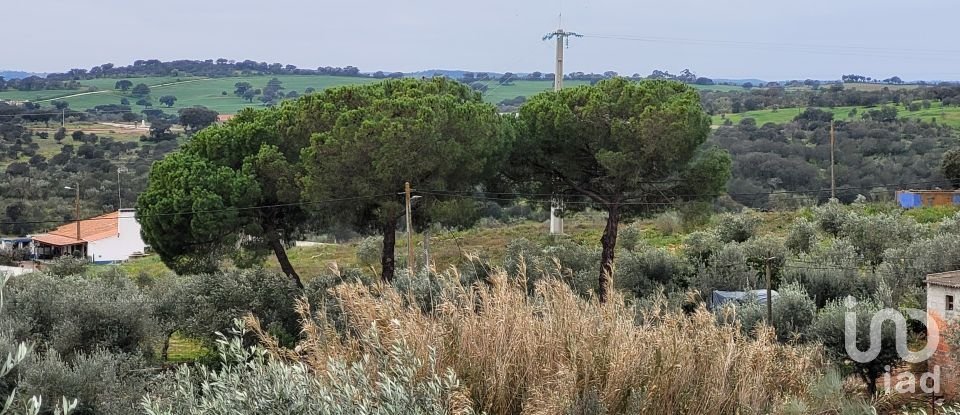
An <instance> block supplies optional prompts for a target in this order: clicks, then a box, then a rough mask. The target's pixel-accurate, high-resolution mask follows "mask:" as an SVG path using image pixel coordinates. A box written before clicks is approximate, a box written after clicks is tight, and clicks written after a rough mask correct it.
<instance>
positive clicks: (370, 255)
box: [357, 236, 383, 267]
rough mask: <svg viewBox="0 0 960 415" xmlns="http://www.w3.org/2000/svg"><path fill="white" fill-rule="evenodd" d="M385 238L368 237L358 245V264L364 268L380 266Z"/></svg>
mask: <svg viewBox="0 0 960 415" xmlns="http://www.w3.org/2000/svg"><path fill="white" fill-rule="evenodd" d="M382 254H383V236H368V237H366V238H363V240H361V241H360V243H358V244H357V263H358V264H360V265H361V266H364V267H371V266H374V265H380V256H381V255H382Z"/></svg>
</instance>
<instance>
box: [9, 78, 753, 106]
mask: <svg viewBox="0 0 960 415" xmlns="http://www.w3.org/2000/svg"><path fill="white" fill-rule="evenodd" d="M271 78H273V76H245V77H229V78H189V77H181V78H172V77H145V78H128V79H130V80H131V81H132V82H133V83H134V84H138V83H145V84H147V85H149V86H150V87H151V89H152V91H151V96H152V98H153V105H154V107H155V108H159V107H161V105H160V103H159V102H157V99H158V98H160V97H161V96H164V95H173V96H175V97H177V103H176V105H174V106H173V108H172V109H173V110H176V109H178V108H184V107H191V106H194V105H203V106H205V107H207V108H210V109H212V110H215V111H218V112H221V113H224V114H230V113H235V112H237V111H239V110H240V109H241V108H245V107H258V106H260V104H259V102H257V101H256V100H255V101H254V102H252V103H248V102H246V101H244V100H243V99H241V98H239V97H236V96H234V95H233V90H234V87H233V85H234V84H236V83H238V82H249V83H250V84H251V85H253V86H254V87H255V88H262V87H264V86H266V84H267V81H269V80H270V79H271ZM276 78H278V79H280V80H281V81H282V82H283V86H284V88H286V89H285V91H286V92H289V91H297V92H299V93H301V94H302V93H303V91H304V90H305V89H307V88H308V87H312V88H314V89H316V90H322V89H324V88H329V87H334V86H340V85H349V84H360V83H370V82H377V80H375V79H369V78H353V77H340V76H323V75H281V76H277V77H276ZM116 82H117V79H112V78H110V79H92V80H87V81H83V82H81V84H82V88H81V89H79V90H69V91H24V92H21V91H4V92H0V99H8V100H32V101H35V102H40V103H45V102H46V103H48V102H49V101H51V100H54V99H63V100H64V101H67V102H69V103H70V108H73V109H76V110H85V109H88V108H93V107H95V106H97V105H106V104H119V103H120V100H121V99H122V98H124V97H126V98H127V99H129V100H130V102H131V103H135V102H136V101H137V99H136V98H133V97H131V96H129V94H127V93H123V92H121V91H118V90H115V89H114V88H113V87H114V84H115V83H116ZM486 84H487V86H488V88H489V89H488V91H487V92H486V93H485V94H484V99H485V100H486V101H487V102H491V103H498V102H500V101H503V100H505V99H512V98H516V97H518V96H525V97H530V96H533V95H535V94H537V93H539V92H543V91H548V90H550V89H552V88H553V82H552V81H514V82H512V83H511V84H509V85H499V84H498V83H497V82H496V81H488V82H486ZM586 84H588V82H586V81H566V82H565V83H564V86H566V87H573V86H578V85H586ZM694 87H695V88H697V89H703V90H716V91H728V90H740V89H741V88H740V87H737V86H729V85H694ZM224 91H226V92H227V95H223V92H224ZM81 94H82V95H81ZM136 108H137V109H138V110H139V109H140V108H139V107H136Z"/></svg>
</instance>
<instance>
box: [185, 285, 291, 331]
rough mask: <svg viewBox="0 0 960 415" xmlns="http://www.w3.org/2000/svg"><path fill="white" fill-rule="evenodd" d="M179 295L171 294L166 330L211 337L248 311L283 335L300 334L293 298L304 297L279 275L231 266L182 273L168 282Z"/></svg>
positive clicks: (266, 325) (224, 329) (226, 328)
mask: <svg viewBox="0 0 960 415" xmlns="http://www.w3.org/2000/svg"><path fill="white" fill-rule="evenodd" d="M170 283H171V284H174V287H176V288H175V289H176V290H178V292H179V294H175V295H173V296H172V297H171V301H172V303H171V304H170V306H172V307H174V308H175V310H174V311H173V312H171V313H170V316H172V318H173V321H172V325H171V326H170V328H172V329H175V330H177V331H180V332H181V333H183V334H184V335H187V336H190V337H194V338H199V339H204V340H206V341H208V342H212V341H213V340H214V338H215V337H214V336H215V333H217V332H224V331H226V330H228V329H229V328H230V327H231V326H232V324H233V320H234V319H236V318H239V317H242V316H244V315H246V314H248V313H252V314H254V315H256V316H257V318H259V319H260V320H261V322H262V324H263V325H264V326H265V327H270V328H271V330H273V331H274V332H275V333H283V335H282V336H280V337H282V338H284V339H288V340H290V341H292V340H294V339H296V336H297V333H298V332H299V328H298V327H299V324H298V316H297V314H296V312H295V311H294V302H295V300H296V299H297V298H299V297H300V296H301V295H302V292H301V291H300V290H299V289H297V287H296V286H295V285H294V284H293V282H292V281H291V280H290V279H289V278H287V277H286V276H284V275H283V274H280V273H274V272H270V271H266V270H263V269H250V270H229V271H223V272H218V273H215V274H201V275H192V276H185V277H180V278H178V279H175V280H172V281H171V282H170Z"/></svg>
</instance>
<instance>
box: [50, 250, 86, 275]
mask: <svg viewBox="0 0 960 415" xmlns="http://www.w3.org/2000/svg"><path fill="white" fill-rule="evenodd" d="M88 265H90V261H89V260H88V259H86V258H77V257H73V256H70V255H64V256H62V257H60V258H57V259H54V260H53V261H51V262H50V263H49V264H47V267H46V272H47V274H50V275H53V276H55V277H67V276H70V275H83V274H84V273H85V272H87V266H88Z"/></svg>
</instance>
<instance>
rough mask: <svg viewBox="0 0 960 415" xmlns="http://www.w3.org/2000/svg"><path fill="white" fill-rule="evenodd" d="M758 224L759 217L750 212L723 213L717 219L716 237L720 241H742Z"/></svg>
mask: <svg viewBox="0 0 960 415" xmlns="http://www.w3.org/2000/svg"><path fill="white" fill-rule="evenodd" d="M759 226H760V218H759V217H757V216H756V215H754V214H752V213H739V214H732V213H724V214H722V215H720V217H719V218H718V219H717V228H716V233H717V238H719V239H720V242H744V241H746V240H747V239H750V238H751V237H753V235H754V233H756V231H757V227H759Z"/></svg>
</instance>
